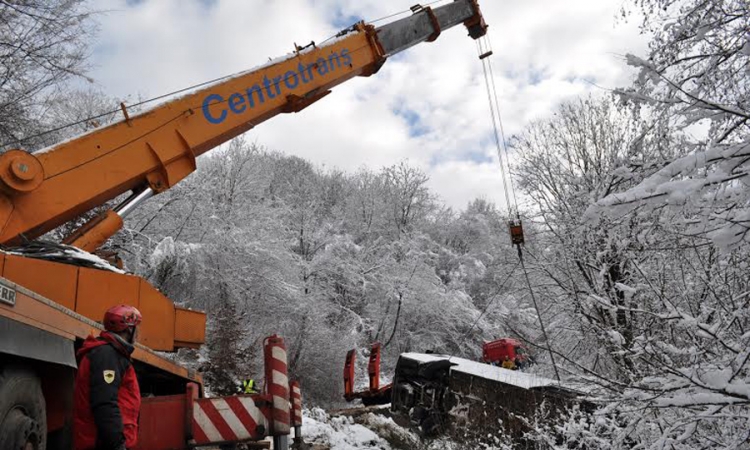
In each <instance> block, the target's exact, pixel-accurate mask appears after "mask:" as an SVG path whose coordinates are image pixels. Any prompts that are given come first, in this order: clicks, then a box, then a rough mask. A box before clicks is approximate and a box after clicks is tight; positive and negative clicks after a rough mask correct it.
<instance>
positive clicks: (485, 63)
mask: <svg viewBox="0 0 750 450" xmlns="http://www.w3.org/2000/svg"><path fill="white" fill-rule="evenodd" d="M483 40H486V41H487V43H488V44H487V46H486V47H484V46H483V45H482V41H483ZM477 51H478V54H479V57H480V60H481V62H482V70H483V72H484V81H485V86H486V87H487V100H488V102H489V105H490V114H491V117H492V126H493V128H494V131H495V133H494V137H495V144H496V146H497V155H498V159H499V162H500V173H501V175H502V182H503V191H504V193H505V201H506V207H507V210H508V215H509V216H512V215H513V214H512V211H511V201H510V195H509V194H508V184H510V187H511V191H512V192H513V200H514V203H513V205H514V206H515V213H516V217H520V213H519V211H518V203H517V201H516V197H515V190H514V188H513V180H512V175H511V174H510V161H507V160H508V156H509V155H508V147H507V144H506V142H505V130H504V128H503V125H502V117H501V116H500V106H499V100H498V97H497V89H496V87H495V81H494V74H493V73H492V66H491V64H490V63H489V57H488V56H489V55H490V54H491V52H492V50H491V44H490V41H489V37H488V36H487V35H485V37H484V38H483V39H480V40H478V41H477ZM488 69H489V70H488ZM488 72H489V73H488ZM490 78H492V81H490ZM493 92H494V96H493ZM496 112H497V115H496V114H495V113H496ZM498 123H499V128H500V131H501V132H502V141H503V146H504V147H505V159H506V163H507V164H508V174H507V177H506V173H505V166H504V164H503V157H502V153H503V151H502V147H501V145H500V136H499V135H498ZM515 245H516V248H517V250H518V260H519V262H520V264H521V268H522V270H523V273H524V277H525V279H526V284H527V286H528V288H529V294H530V295H531V300H532V302H533V304H534V310H535V311H536V315H537V319H538V320H539V326H540V328H541V331H542V335H543V336H544V340H545V342H546V344H547V351H548V352H549V355H550V359H551V362H552V367H553V368H554V370H555V377H556V378H557V381H558V382H560V373H559V371H558V369H557V363H556V362H555V356H554V354H553V352H552V345H551V342H550V340H549V336H548V335H547V329H546V327H545V326H544V320H543V319H542V315H541V312H540V310H539V306H538V303H537V301H536V295H535V294H534V289H533V287H532V285H531V279H530V278H529V271H528V270H527V269H526V264H525V263H524V260H523V250H522V247H521V246H522V243H516V244H515Z"/></svg>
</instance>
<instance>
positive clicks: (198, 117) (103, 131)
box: [0, 0, 487, 251]
mask: <svg viewBox="0 0 750 450" xmlns="http://www.w3.org/2000/svg"><path fill="white" fill-rule="evenodd" d="M413 10H415V11H416V12H415V14H414V15H412V16H411V17H408V18H405V19H401V20H399V21H396V22H392V23H389V24H386V25H384V26H382V27H379V28H376V27H374V26H372V25H366V24H365V23H364V22H360V23H358V24H356V25H355V26H353V27H352V28H350V29H349V30H346V31H345V32H342V33H339V34H340V36H338V37H337V38H336V39H333V40H332V41H331V42H330V43H328V44H326V45H324V46H320V47H318V46H315V45H314V44H311V46H308V47H307V48H304V49H300V48H298V49H297V50H296V51H295V52H294V53H293V54H291V55H288V56H287V57H286V58H283V59H281V60H278V61H275V62H272V63H269V64H266V65H265V66H263V67H260V68H257V69H253V70H250V71H247V72H242V73H239V74H236V75H235V76H233V77H231V78H229V79H227V80H223V81H219V82H217V83H216V84H214V85H211V86H208V87H205V88H203V89H201V90H198V91H196V92H193V93H190V94H187V95H185V96H183V97H181V98H178V99H175V100H172V101H169V102H167V103H165V104H163V105H160V106H158V107H156V108H154V109H152V110H150V111H146V112H144V113H141V114H138V115H135V116H132V117H131V116H129V114H128V111H127V109H126V107H125V105H122V111H123V115H124V117H125V118H124V119H123V120H122V121H120V122H118V123H114V124H112V125H109V126H106V127H103V128H100V129H97V130H95V131H92V132H90V133H88V134H85V135H83V136H79V137H77V138H75V139H72V140H69V141H67V142H62V143H59V144H57V145H54V146H52V147H50V148H47V149H44V150H42V151H39V152H36V153H34V154H29V153H26V152H24V151H22V150H11V151H9V152H7V153H5V154H3V155H2V156H0V191H2V192H0V244H5V245H9V244H18V243H20V242H22V241H23V240H24V239H34V238H36V237H38V236H41V235H42V234H44V233H46V232H48V231H50V230H52V229H54V228H56V227H58V226H60V225H62V224H63V223H66V222H68V221H70V220H73V219H75V218H76V217H77V216H79V215H80V214H82V213H85V212H86V211H89V210H91V209H92V208H94V207H97V206H100V205H102V204H104V203H106V202H107V201H109V200H112V199H114V198H116V197H118V196H119V195H121V194H123V193H126V192H128V191H133V193H134V196H135V197H134V198H133V200H135V201H140V200H142V199H143V198H147V197H148V196H150V195H152V194H153V193H159V192H162V191H164V190H166V189H169V188H170V187H172V186H174V185H175V183H177V182H179V181H180V180H182V179H183V178H185V177H186V176H187V175H189V174H190V173H191V172H193V171H194V170H195V168H196V162H195V159H196V157H197V156H199V155H201V154H203V153H205V152H206V151H208V150H210V149H212V148H214V147H216V146H217V145H219V144H221V143H223V142H226V141H227V140H229V139H232V138H233V137H236V136H238V135H239V134H241V133H244V132H245V131H247V130H249V129H251V128H253V127H255V126H257V125H258V124H260V123H261V122H263V121H265V120H267V119H269V118H271V117H273V116H275V115H277V114H279V113H291V112H298V111H300V110H302V109H303V108H306V107H307V106H309V105H310V104H312V103H313V102H316V101H317V100H320V99H321V98H322V97H324V96H325V95H327V94H328V93H330V89H331V88H333V87H334V86H336V85H338V84H341V83H343V82H345V81H347V80H349V79H350V78H352V77H355V76H369V75H371V74H373V73H375V72H376V71H377V70H378V69H379V68H380V66H381V65H382V64H383V63H384V62H385V60H386V58H387V57H389V56H391V55H393V54H395V53H398V52H400V51H402V50H404V49H406V48H409V47H411V46H413V45H416V44H418V43H420V42H423V41H428V40H434V39H435V38H437V36H438V34H439V33H440V31H441V30H442V29H446V28H450V27H452V26H455V25H457V24H460V23H464V24H466V26H467V27H468V28H469V33H470V35H471V36H472V37H473V38H475V39H477V38H479V37H480V36H483V35H484V34H485V32H486V27H487V26H486V25H485V23H484V21H483V19H482V15H481V12H480V10H479V6H478V4H477V3H476V0H456V1H454V2H453V3H450V4H447V5H445V6H441V7H439V8H435V9H434V10H433V9H430V8H421V7H414V8H413ZM139 195H140V197H138V196H139ZM122 206H123V208H124V209H125V210H126V211H127V205H122ZM118 213H122V211H107V212H106V213H104V214H103V215H102V216H100V217H98V218H96V219H95V220H94V221H92V222H91V223H89V224H87V225H86V226H84V227H83V228H82V229H81V230H79V231H78V232H77V233H74V234H73V235H72V236H70V237H69V238H68V239H67V240H66V243H69V244H72V245H75V246H77V247H79V248H82V249H84V250H87V251H94V250H95V249H96V248H98V247H99V246H100V245H101V244H103V243H104V242H105V241H106V240H107V239H108V238H109V237H111V236H112V235H113V234H114V233H116V232H117V231H118V230H119V229H120V228H121V227H122V215H124V214H118Z"/></svg>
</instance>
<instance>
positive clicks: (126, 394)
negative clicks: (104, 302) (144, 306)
mask: <svg viewBox="0 0 750 450" xmlns="http://www.w3.org/2000/svg"><path fill="white" fill-rule="evenodd" d="M141 320H142V316H141V313H140V311H138V309H136V308H135V307H133V306H130V305H119V306H115V307H112V308H110V309H108V310H107V312H106V313H105V314H104V320H103V325H104V329H105V331H102V332H101V333H100V334H99V337H94V336H93V335H92V336H89V337H88V338H86V340H85V341H84V343H83V346H82V347H81V349H80V350H78V353H77V354H76V358H77V360H78V373H77V374H76V381H75V392H74V418H73V429H74V447H75V450H127V449H130V448H134V447H135V445H136V443H137V441H138V415H139V414H140V409H141V393H140V388H139V387H138V379H137V378H136V374H135V369H134V368H133V363H132V360H131V358H130V355H131V354H132V353H133V350H134V349H135V346H134V344H135V340H136V335H137V332H138V325H140V323H141Z"/></svg>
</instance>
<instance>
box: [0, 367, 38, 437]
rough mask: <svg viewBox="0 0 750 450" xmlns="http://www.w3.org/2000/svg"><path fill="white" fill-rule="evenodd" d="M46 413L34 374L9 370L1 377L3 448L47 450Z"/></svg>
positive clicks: (0, 399) (14, 369) (1, 433)
mask: <svg viewBox="0 0 750 450" xmlns="http://www.w3.org/2000/svg"><path fill="white" fill-rule="evenodd" d="M46 441H47V412H46V410H45V405H44V395H42V387H41V385H40V383H39V378H37V377H36V375H34V374H33V373H32V372H29V371H27V370H23V369H18V368H6V369H5V370H4V371H3V372H2V373H1V374H0V448H1V449H8V450H44V449H45V446H46Z"/></svg>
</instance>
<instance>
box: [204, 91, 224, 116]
mask: <svg viewBox="0 0 750 450" xmlns="http://www.w3.org/2000/svg"><path fill="white" fill-rule="evenodd" d="M214 100H215V102H214V103H213V104H218V103H223V102H224V97H222V96H221V95H219V94H211V95H209V96H208V97H206V99H205V100H203V116H204V117H205V118H206V120H208V121H209V122H211V123H221V122H223V121H224V119H226V118H227V110H226V109H222V110H221V114H220V115H219V117H218V118H217V117H214V116H212V115H211V111H210V109H209V106H211V104H212V103H211V102H212V101H214Z"/></svg>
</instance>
